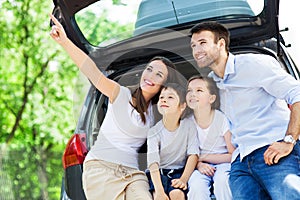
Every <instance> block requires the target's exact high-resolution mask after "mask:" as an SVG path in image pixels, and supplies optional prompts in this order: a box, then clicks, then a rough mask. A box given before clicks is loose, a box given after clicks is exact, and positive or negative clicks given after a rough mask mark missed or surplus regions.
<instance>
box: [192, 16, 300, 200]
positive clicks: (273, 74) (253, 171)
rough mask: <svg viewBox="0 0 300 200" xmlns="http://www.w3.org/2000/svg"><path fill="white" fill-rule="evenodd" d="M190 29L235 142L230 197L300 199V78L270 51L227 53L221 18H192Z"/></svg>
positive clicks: (200, 64) (197, 57) (199, 62)
mask: <svg viewBox="0 0 300 200" xmlns="http://www.w3.org/2000/svg"><path fill="white" fill-rule="evenodd" d="M190 33H191V48H192V51H193V57H194V59H195V61H196V62H197V65H198V67H200V68H203V67H209V68H210V69H211V70H212V72H211V73H210V74H209V76H211V77H213V79H214V80H215V81H216V82H217V85H218V87H219V88H220V98H221V110H222V111H223V112H224V113H225V114H226V115H227V117H228V118H229V120H230V130H231V132H232V134H233V143H234V144H235V145H236V146H237V148H236V150H235V151H234V152H233V154H232V164H231V172H230V178H229V182H230V183H229V184H230V188H231V191H232V195H233V199H247V200H249V199H255V200H257V199H278V200H284V199H294V200H295V199H300V164H299V161H300V142H299V140H298V139H299V134H300V83H299V82H298V81H296V80H295V79H294V78H293V77H292V76H290V75H289V74H287V73H286V72H285V71H284V70H283V69H282V68H281V67H280V64H279V63H278V62H277V61H276V60H275V59H274V58H272V57H271V56H267V55H262V54H240V55H233V54H231V53H229V32H228V30H227V29H226V28H225V27H224V26H222V25H221V24H218V23H215V22H205V23H201V24H197V25H195V26H194V27H193V28H192V29H191V31H190ZM287 104H290V105H291V110H289V109H288V106H287Z"/></svg>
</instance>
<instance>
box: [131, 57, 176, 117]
mask: <svg viewBox="0 0 300 200" xmlns="http://www.w3.org/2000/svg"><path fill="white" fill-rule="evenodd" d="M155 60H160V61H161V62H163V63H164V64H165V65H166V66H167V69H168V76H167V80H166V82H165V83H167V82H170V81H171V80H172V79H173V78H174V76H173V75H172V74H173V73H172V71H176V70H175V65H174V64H173V62H171V61H170V60H169V59H168V58H165V57H162V56H155V57H154V58H152V59H151V60H150V61H149V62H148V64H147V65H146V67H147V66H148V65H149V64H150V63H151V62H152V61H155ZM162 87H163V86H161V88H160V90H159V91H158V92H157V94H156V95H154V96H153V97H152V99H151V101H152V104H156V103H157V101H158V98H159V93H160V91H161V89H162ZM132 97H134V98H135V99H136V104H135V106H134V108H135V109H136V110H137V112H138V113H139V114H140V116H141V119H142V122H143V123H146V117H145V114H144V112H147V108H148V105H147V102H146V100H145V98H144V96H143V93H142V89H141V87H138V88H137V89H136V90H135V91H134V92H133V93H132Z"/></svg>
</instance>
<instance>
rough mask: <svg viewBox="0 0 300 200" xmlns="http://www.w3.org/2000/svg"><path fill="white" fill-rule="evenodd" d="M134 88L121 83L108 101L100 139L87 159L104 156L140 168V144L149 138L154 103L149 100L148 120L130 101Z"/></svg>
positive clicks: (106, 159)
mask: <svg viewBox="0 0 300 200" xmlns="http://www.w3.org/2000/svg"><path fill="white" fill-rule="evenodd" d="M131 101H132V96H131V92H130V90H129V89H128V88H126V87H121V88H120V92H119V94H118V96H117V98H116V99H115V101H114V102H113V103H112V104H111V103H109V104H108V109H107V113H106V116H105V118H104V120H103V123H102V125H101V129H100V132H99V134H98V136H97V140H96V142H95V144H94V146H92V148H91V150H90V151H89V153H88V155H87V157H86V159H85V162H86V161H88V160H104V161H107V162H112V163H116V164H122V165H124V166H128V167H132V168H138V153H137V151H138V150H139V148H140V147H141V146H142V145H143V144H144V142H145V141H146V138H147V131H148V129H149V128H150V126H152V125H153V121H154V119H153V111H152V105H151V103H150V104H149V107H148V114H146V113H145V114H146V124H144V123H143V122H142V120H141V117H140V115H139V113H138V112H137V111H136V110H135V109H134V108H133V107H132V105H131V104H130V103H129V102H131Z"/></svg>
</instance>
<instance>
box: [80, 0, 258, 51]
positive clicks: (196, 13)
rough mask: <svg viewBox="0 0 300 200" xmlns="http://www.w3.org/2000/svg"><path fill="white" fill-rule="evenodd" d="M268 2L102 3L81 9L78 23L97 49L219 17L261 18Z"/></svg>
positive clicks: (149, 0) (177, 0)
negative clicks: (148, 33)
mask: <svg viewBox="0 0 300 200" xmlns="http://www.w3.org/2000/svg"><path fill="white" fill-rule="evenodd" d="M263 6H264V0H201V1H199V0H173V1H172V0H142V1H141V0H135V1H132V0H118V1H116V0H115V1H112V0H101V1H98V2H96V3H94V4H91V5H90V6H88V7H86V8H84V9H82V10H80V11H79V12H78V13H76V15H75V19H76V22H77V24H78V26H79V28H80V30H81V32H82V33H83V35H84V36H85V38H86V39H87V41H89V42H90V43H91V44H92V45H94V46H107V45H109V44H112V43H116V42H119V41H122V40H125V39H128V38H130V37H134V36H137V35H141V34H145V33H147V32H150V31H153V30H157V29H160V28H169V27H174V26H177V25H181V24H185V23H189V22H193V21H198V20H203V19H215V18H218V19H220V18H247V17H253V16H256V15H258V14H259V13H260V12H261V11H262V9H263Z"/></svg>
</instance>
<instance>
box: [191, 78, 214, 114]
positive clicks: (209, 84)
mask: <svg viewBox="0 0 300 200" xmlns="http://www.w3.org/2000/svg"><path fill="white" fill-rule="evenodd" d="M196 79H200V80H203V81H204V82H205V83H206V84H207V89H208V91H209V93H210V94H211V95H215V96H216V100H215V101H214V102H213V103H212V104H211V108H212V109H219V108H220V94H219V88H218V87H217V84H216V82H215V81H214V79H212V78H210V77H204V76H201V75H196V76H192V77H191V78H190V79H189V80H188V84H189V83H190V82H191V81H193V80H196Z"/></svg>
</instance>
